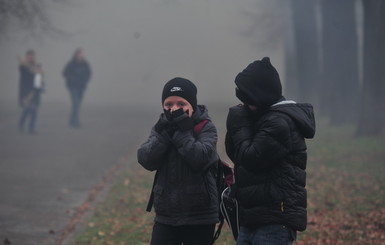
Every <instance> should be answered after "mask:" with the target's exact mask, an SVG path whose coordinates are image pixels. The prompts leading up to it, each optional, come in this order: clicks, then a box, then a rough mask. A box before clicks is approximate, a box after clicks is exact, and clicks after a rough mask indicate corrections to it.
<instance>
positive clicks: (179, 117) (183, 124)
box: [172, 108, 194, 132]
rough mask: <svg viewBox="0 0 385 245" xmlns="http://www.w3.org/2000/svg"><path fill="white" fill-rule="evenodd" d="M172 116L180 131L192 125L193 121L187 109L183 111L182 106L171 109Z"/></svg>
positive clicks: (188, 128) (190, 127)
mask: <svg viewBox="0 0 385 245" xmlns="http://www.w3.org/2000/svg"><path fill="white" fill-rule="evenodd" d="M172 118H173V121H174V122H175V123H176V125H177V126H178V128H179V129H180V130H181V131H182V132H183V131H187V130H190V129H192V128H193V127H194V122H193V120H192V119H191V118H190V117H189V116H188V111H186V112H184V111H183V109H182V108H180V109H178V110H176V111H173V112H172Z"/></svg>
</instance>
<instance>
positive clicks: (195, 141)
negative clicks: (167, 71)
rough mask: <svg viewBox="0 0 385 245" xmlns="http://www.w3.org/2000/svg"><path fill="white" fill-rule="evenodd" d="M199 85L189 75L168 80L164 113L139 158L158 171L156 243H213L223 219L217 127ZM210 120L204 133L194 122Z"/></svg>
mask: <svg viewBox="0 0 385 245" xmlns="http://www.w3.org/2000/svg"><path fill="white" fill-rule="evenodd" d="M196 94H197V89H196V87H195V85H194V84H193V83H192V82H191V81H189V80H187V79H184V78H179V77H177V78H174V79H172V80H170V81H169V82H167V83H166V85H165V86H164V89H163V93H162V106H163V109H164V113H162V114H161V115H160V118H159V120H158V122H157V123H156V124H155V126H154V127H153V128H152V130H151V134H150V136H149V138H148V140H147V141H146V142H145V143H144V144H143V145H141V146H140V148H139V149H138V162H139V163H140V164H141V165H142V166H143V167H144V168H145V169H147V170H150V171H154V170H156V171H157V174H156V178H155V182H154V188H153V194H154V208H155V213H156V216H155V224H154V227H153V231H152V238H151V245H181V244H184V245H209V244H210V245H211V244H212V242H213V235H214V229H215V224H216V223H217V222H218V221H219V219H218V210H219V206H218V205H219V204H218V193H217V187H216V177H215V173H216V172H215V171H212V170H213V169H215V168H217V164H218V160H219V159H218V155H217V152H216V143H217V131H216V128H215V126H214V124H213V123H212V122H211V121H210V118H209V116H208V112H207V109H206V107H205V106H203V105H197V99H196ZM204 120H207V121H206V123H205V124H204V126H203V128H202V129H201V131H200V133H199V134H198V135H196V134H195V133H194V126H195V125H197V124H200V123H201V122H202V121H204Z"/></svg>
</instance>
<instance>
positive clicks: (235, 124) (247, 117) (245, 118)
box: [226, 105, 253, 131]
mask: <svg viewBox="0 0 385 245" xmlns="http://www.w3.org/2000/svg"><path fill="white" fill-rule="evenodd" d="M252 125H253V113H252V112H251V110H250V109H249V108H248V107H247V106H245V105H237V106H233V107H230V109H229V114H228V115H227V120H226V127H227V131H233V130H236V129H239V128H243V127H250V128H251V127H252Z"/></svg>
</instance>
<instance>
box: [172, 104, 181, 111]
mask: <svg viewBox="0 0 385 245" xmlns="http://www.w3.org/2000/svg"><path fill="white" fill-rule="evenodd" d="M178 109H179V106H178V105H173V106H172V107H171V111H176V110H178Z"/></svg>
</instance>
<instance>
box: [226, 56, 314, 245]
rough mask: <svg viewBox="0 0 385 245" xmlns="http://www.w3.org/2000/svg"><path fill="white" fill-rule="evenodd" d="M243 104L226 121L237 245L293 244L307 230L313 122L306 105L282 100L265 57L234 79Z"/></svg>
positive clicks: (271, 67)
mask: <svg viewBox="0 0 385 245" xmlns="http://www.w3.org/2000/svg"><path fill="white" fill-rule="evenodd" d="M235 84H236V96H237V97H238V98H239V99H240V100H241V101H242V102H243V104H242V105H237V106H234V107H231V108H230V110H229V114H228V117H227V122H226V124H227V133H226V138H225V145H226V152H227V154H228V156H229V157H230V159H231V160H232V161H233V162H234V164H235V179H236V186H235V196H236V198H237V200H238V203H239V205H240V226H241V228H240V233H239V237H238V239H237V245H246V244H247V245H257V244H258V245H267V244H269V245H278V244H280V245H281V244H292V243H293V241H294V240H295V239H296V232H297V231H303V230H305V229H306V224H307V211H306V202H307V198H306V189H305V183H306V172H305V169H306V159H307V153H306V143H305V138H313V137H314V134H315V119H314V113H313V107H312V106H311V105H310V104H303V103H296V102H294V101H292V100H286V99H285V98H284V97H283V96H282V86H281V82H280V78H279V75H278V72H277V71H276V69H275V68H274V67H273V65H272V64H271V63H270V59H269V58H268V57H265V58H263V59H262V60H257V61H255V62H253V63H251V64H249V65H248V66H247V67H246V68H245V69H244V70H243V71H242V72H240V73H239V74H238V75H237V76H236V78H235Z"/></svg>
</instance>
